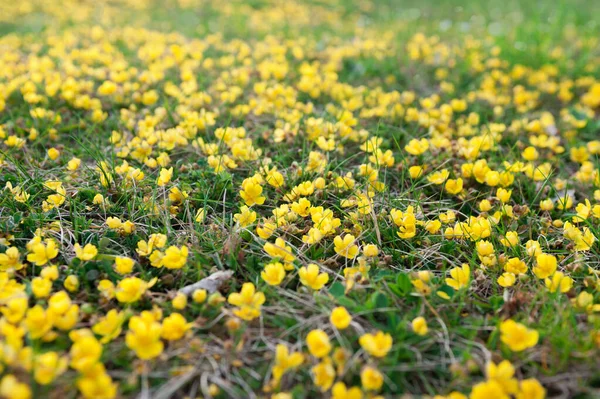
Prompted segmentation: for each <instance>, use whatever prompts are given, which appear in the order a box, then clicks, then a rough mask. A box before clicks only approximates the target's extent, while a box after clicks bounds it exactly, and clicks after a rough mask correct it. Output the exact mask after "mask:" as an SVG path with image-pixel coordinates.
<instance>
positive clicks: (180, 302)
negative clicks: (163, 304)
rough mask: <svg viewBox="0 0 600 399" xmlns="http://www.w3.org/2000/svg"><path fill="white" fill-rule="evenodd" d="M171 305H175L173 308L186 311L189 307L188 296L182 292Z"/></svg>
mask: <svg viewBox="0 0 600 399" xmlns="http://www.w3.org/2000/svg"><path fill="white" fill-rule="evenodd" d="M171 303H172V304H173V307H174V308H175V309H178V310H182V309H185V307H186V306H187V295H185V294H184V293H182V292H178V293H177V294H176V295H175V298H173V300H172V301H171Z"/></svg>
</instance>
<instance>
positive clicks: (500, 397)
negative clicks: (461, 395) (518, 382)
mask: <svg viewBox="0 0 600 399" xmlns="http://www.w3.org/2000/svg"><path fill="white" fill-rule="evenodd" d="M492 398H493V399H510V396H509V395H507V394H505V393H504V389H503V388H502V385H500V384H499V383H498V382H497V381H495V380H491V381H486V382H480V383H479V384H477V385H475V386H474V387H473V390H472V391H471V395H469V399H492Z"/></svg>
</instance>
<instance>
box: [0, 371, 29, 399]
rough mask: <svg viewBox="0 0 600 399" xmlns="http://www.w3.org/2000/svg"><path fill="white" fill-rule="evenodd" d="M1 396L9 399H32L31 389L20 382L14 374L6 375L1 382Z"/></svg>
mask: <svg viewBox="0 0 600 399" xmlns="http://www.w3.org/2000/svg"><path fill="white" fill-rule="evenodd" d="M0 396H2V397H4V398H7V399H30V398H31V388H29V386H28V385H27V384H25V383H22V382H19V380H17V378H16V377H15V376H14V375H12V374H6V375H4V377H2V379H1V380H0Z"/></svg>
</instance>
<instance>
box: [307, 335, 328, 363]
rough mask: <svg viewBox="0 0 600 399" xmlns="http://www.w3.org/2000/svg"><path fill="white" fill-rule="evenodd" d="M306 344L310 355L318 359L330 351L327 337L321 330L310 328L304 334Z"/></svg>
mask: <svg viewBox="0 0 600 399" xmlns="http://www.w3.org/2000/svg"><path fill="white" fill-rule="evenodd" d="M306 345H307V346H308V351H309V352H310V354H311V355H313V356H314V357H316V358H317V359H320V358H322V357H325V356H327V355H328V354H329V352H330V351H331V343H330V342H329V337H328V336H327V334H326V333H325V331H323V330H312V331H310V332H309V333H308V335H307V336H306Z"/></svg>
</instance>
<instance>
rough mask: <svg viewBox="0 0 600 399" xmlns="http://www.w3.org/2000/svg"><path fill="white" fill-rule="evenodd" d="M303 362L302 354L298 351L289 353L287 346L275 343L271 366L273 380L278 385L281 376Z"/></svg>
mask: <svg viewBox="0 0 600 399" xmlns="http://www.w3.org/2000/svg"><path fill="white" fill-rule="evenodd" d="M303 362H304V355H303V354H302V353H300V352H292V353H290V351H289V349H288V348H287V346H285V345H283V344H277V346H276V348H275V365H274V366H273V380H274V381H275V385H279V381H281V377H283V375H284V374H285V373H286V372H287V371H288V370H291V369H295V368H296V367H298V366H300V365H301V364H302V363H303Z"/></svg>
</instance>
